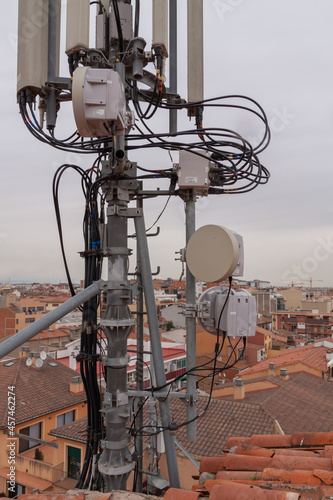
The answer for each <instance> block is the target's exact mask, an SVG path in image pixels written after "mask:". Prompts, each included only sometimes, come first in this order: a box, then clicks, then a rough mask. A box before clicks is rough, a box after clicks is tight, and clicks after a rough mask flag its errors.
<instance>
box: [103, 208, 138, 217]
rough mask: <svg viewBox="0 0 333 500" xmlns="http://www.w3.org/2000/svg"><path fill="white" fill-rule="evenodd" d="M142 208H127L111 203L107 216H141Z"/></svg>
mask: <svg viewBox="0 0 333 500" xmlns="http://www.w3.org/2000/svg"><path fill="white" fill-rule="evenodd" d="M142 213H143V212H142V209H141V208H127V207H123V206H120V205H111V206H109V207H108V208H107V216H112V215H119V216H120V217H141V216H142Z"/></svg>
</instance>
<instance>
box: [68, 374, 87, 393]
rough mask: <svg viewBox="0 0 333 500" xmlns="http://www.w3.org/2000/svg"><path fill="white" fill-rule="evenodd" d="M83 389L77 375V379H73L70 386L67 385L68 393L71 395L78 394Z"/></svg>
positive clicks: (79, 377)
mask: <svg viewBox="0 0 333 500" xmlns="http://www.w3.org/2000/svg"><path fill="white" fill-rule="evenodd" d="M83 390H84V387H83V382H82V378H81V375H78V376H77V377H73V378H72V380H71V382H70V385H69V391H70V392H71V393H72V394H79V393H80V392H83Z"/></svg>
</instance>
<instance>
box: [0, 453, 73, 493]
mask: <svg viewBox="0 0 333 500" xmlns="http://www.w3.org/2000/svg"><path fill="white" fill-rule="evenodd" d="M35 449H36V448H32V449H31V450H27V451H24V452H23V453H19V454H17V455H16V457H15V469H16V471H17V472H23V473H25V474H29V476H31V477H36V478H39V479H43V480H44V481H48V482H50V483H52V484H53V483H56V482H57V481H62V480H63V479H65V478H67V472H65V471H64V464H63V463H62V464H58V465H56V466H54V465H53V464H52V459H53V453H54V451H55V450H54V448H51V447H49V446H46V445H41V446H38V449H39V450H40V452H42V453H43V456H44V460H36V459H35V458H33V457H34V456H35ZM7 455H8V451H7Z"/></svg>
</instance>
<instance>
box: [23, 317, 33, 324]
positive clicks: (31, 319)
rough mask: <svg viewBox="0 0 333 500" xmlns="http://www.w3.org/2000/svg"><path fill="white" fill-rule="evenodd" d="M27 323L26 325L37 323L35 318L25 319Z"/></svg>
mask: <svg viewBox="0 0 333 500" xmlns="http://www.w3.org/2000/svg"><path fill="white" fill-rule="evenodd" d="M25 322H26V323H34V322H35V318H25Z"/></svg>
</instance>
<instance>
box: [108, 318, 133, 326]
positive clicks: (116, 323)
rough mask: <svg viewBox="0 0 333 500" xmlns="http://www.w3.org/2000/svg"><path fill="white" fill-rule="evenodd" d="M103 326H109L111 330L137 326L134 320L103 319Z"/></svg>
mask: <svg viewBox="0 0 333 500" xmlns="http://www.w3.org/2000/svg"><path fill="white" fill-rule="evenodd" d="M100 325H101V326H108V327H109V328H116V327H119V328H126V327H127V326H135V320H134V318H129V319H101V320H100Z"/></svg>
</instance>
